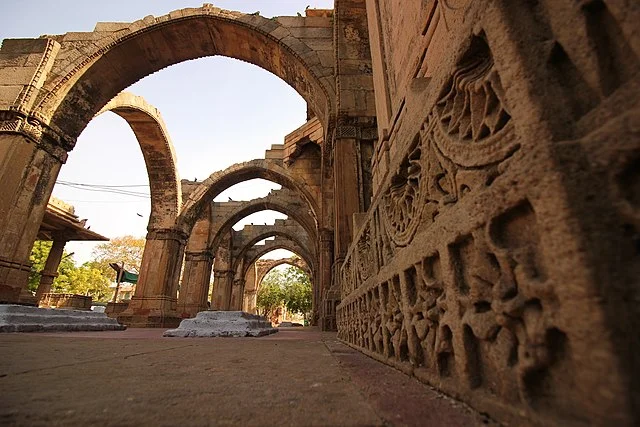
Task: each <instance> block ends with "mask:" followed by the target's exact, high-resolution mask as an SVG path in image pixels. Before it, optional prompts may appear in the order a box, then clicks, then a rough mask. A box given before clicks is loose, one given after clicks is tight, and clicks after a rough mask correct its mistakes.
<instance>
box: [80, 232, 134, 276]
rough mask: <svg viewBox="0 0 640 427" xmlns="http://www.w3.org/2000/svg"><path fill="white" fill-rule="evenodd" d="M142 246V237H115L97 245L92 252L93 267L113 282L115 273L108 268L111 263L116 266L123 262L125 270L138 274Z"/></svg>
mask: <svg viewBox="0 0 640 427" xmlns="http://www.w3.org/2000/svg"><path fill="white" fill-rule="evenodd" d="M144 244H145V239H144V238H143V237H134V236H123V237H115V238H113V239H111V240H110V241H108V242H106V243H102V244H100V245H98V246H97V247H96V248H95V249H94V250H93V253H92V255H93V259H94V264H93V267H94V268H97V269H99V270H100V271H102V274H103V275H105V276H106V277H108V278H109V279H111V280H113V281H115V280H116V272H115V270H114V269H112V268H111V267H109V263H111V262H115V263H116V264H121V263H122V262H124V268H125V269H126V270H128V271H133V272H134V273H139V272H140V264H142V253H143V252H144Z"/></svg>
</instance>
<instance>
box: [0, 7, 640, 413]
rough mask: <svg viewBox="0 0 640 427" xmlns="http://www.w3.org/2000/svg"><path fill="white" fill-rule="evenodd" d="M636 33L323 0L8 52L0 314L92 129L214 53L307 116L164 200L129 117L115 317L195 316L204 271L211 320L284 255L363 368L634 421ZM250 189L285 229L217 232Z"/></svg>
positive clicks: (637, 349) (606, 14)
mask: <svg viewBox="0 0 640 427" xmlns="http://www.w3.org/2000/svg"><path fill="white" fill-rule="evenodd" d="M638 22H640V7H639V6H638V5H637V2H633V1H615V0H581V1H568V0H539V1H513V2H509V1H503V0H475V1H471V0H421V1H404V0H403V1H400V0H336V2H335V8H334V10H331V11H314V10H309V11H307V16H301V17H276V18H274V19H267V18H264V17H261V16H259V15H243V14H240V13H236V12H229V11H224V10H220V9H218V8H215V7H213V6H211V5H209V4H205V5H204V6H203V7H201V8H194V9H183V10H179V11H175V12H172V13H170V14H169V15H166V16H162V17H157V18H156V17H152V16H149V17H146V18H144V19H142V20H140V21H136V22H134V23H131V24H127V23H100V24H98V25H97V26H96V28H95V30H94V31H93V32H90V33H67V34H64V35H59V36H43V37H42V38H39V39H32V40H31V39H30V40H5V41H4V43H3V46H2V49H1V50H0V180H1V182H2V185H0V300H2V301H5V302H19V301H20V293H21V290H22V289H24V287H25V286H26V277H27V274H28V270H29V265H28V254H29V249H30V248H31V245H32V243H33V241H34V239H35V237H36V234H37V230H38V225H39V224H40V220H41V219H42V216H43V213H44V209H45V205H46V202H47V199H48V196H49V194H50V193H51V188H52V187H53V183H54V182H55V178H56V176H57V173H58V170H59V168H60V166H61V165H62V163H64V161H65V159H66V156H67V152H68V151H70V150H71V149H72V148H73V145H74V142H75V139H76V138H77V136H78V135H79V134H80V132H81V131H82V129H83V128H84V127H85V126H86V124H87V123H88V121H89V120H90V119H91V118H92V117H93V116H94V115H95V114H96V113H97V112H99V111H100V110H101V109H103V108H105V106H106V105H107V104H108V103H109V102H110V100H111V99H113V98H114V97H115V96H116V95H117V94H118V93H119V92H120V91H122V90H123V89H125V88H126V87H127V86H129V85H130V84H131V83H133V82H135V81H137V80H138V79H140V78H142V77H144V76H146V75H148V74H150V73H152V72H155V71H158V70H160V69H162V68H164V67H166V66H168V65H171V64H175V63H177V62H180V61H184V60H188V59H193V58H198V57H202V56H207V55H224V56H229V57H233V58H237V59H241V60H244V61H247V62H250V63H253V64H256V65H258V66H260V67H262V68H264V69H265V70H267V71H270V72H272V73H274V74H275V75H277V76H279V77H281V78H282V79H283V80H284V81H286V82H287V83H289V84H290V85H291V86H292V87H293V88H294V89H296V90H297V91H298V93H299V94H300V95H301V96H302V97H303V98H304V99H305V100H306V101H307V104H308V106H309V111H310V120H309V121H308V122H307V123H306V124H304V125H303V126H302V127H300V128H299V129H297V130H295V131H294V132H292V133H291V134H290V135H287V136H286V137H285V140H284V144H283V145H282V146H274V147H272V150H269V152H268V153H267V155H266V156H265V159H256V160H249V161H248V162H246V163H242V164H238V165H234V166H231V167H229V168H228V169H226V170H224V171H219V172H215V173H213V174H212V175H211V176H210V177H209V178H208V179H206V180H204V181H203V182H198V183H185V182H184V181H183V182H182V186H180V182H179V180H178V177H177V173H176V172H175V166H174V164H175V163H171V162H172V157H171V156H172V154H171V150H170V142H168V138H167V136H166V135H165V134H164V133H163V131H162V126H161V125H158V124H157V123H159V122H158V121H156V124H153V123H152V122H151V121H148V122H147V123H148V125H144V126H140V128H139V132H136V135H137V136H138V139H139V140H140V141H141V146H142V147H147V148H146V149H147V150H148V153H145V161H146V163H147V168H148V170H149V175H150V183H151V188H152V202H153V204H154V207H153V209H154V212H155V214H154V215H152V217H153V219H152V220H151V221H150V224H149V233H148V236H147V246H146V248H145V254H144V258H143V266H142V271H141V275H140V284H139V285H138V288H137V290H136V295H135V296H134V297H133V299H132V301H131V304H130V305H129V308H128V309H127V310H126V311H125V312H123V313H121V316H120V317H119V319H121V320H123V321H125V323H127V324H130V325H138V326H140V325H145V326H170V325H172V324H177V321H178V320H179V319H180V318H181V317H182V315H183V314H185V315H186V316H193V315H194V314H195V313H196V312H198V311H199V310H201V309H203V308H204V307H203V306H202V304H203V301H204V302H206V298H207V295H206V292H208V289H209V288H208V284H209V279H210V275H211V272H212V271H213V274H214V276H215V282H219V284H220V286H217V287H215V289H219V290H220V292H219V293H218V294H216V292H217V291H215V290H214V296H213V298H212V301H213V305H214V306H217V307H218V308H221V309H224V310H229V309H231V308H232V307H237V308H238V309H239V308H240V307H241V304H242V301H243V298H244V296H243V292H242V287H243V286H244V287H245V290H246V283H247V276H246V274H247V272H248V271H249V270H250V265H251V264H253V263H254V262H255V260H257V259H258V258H259V257H260V256H261V255H260V254H262V253H263V251H264V250H267V249H273V248H276V247H287V248H292V249H295V250H294V252H296V253H297V254H298V255H300V257H301V258H302V259H304V260H305V262H307V265H308V266H309V268H310V271H311V273H312V277H313V283H314V307H315V308H314V310H315V313H316V314H315V316H316V317H317V320H318V322H319V324H320V325H321V326H322V327H324V328H325V329H331V328H332V327H333V326H337V329H338V336H339V338H340V339H341V340H343V341H344V342H347V343H348V344H350V345H351V346H353V347H355V348H357V349H359V350H361V351H363V352H365V353H366V354H368V355H370V356H371V357H374V358H376V359H378V360H380V361H382V362H384V363H387V364H390V365H392V366H395V367H397V368H398V369H401V370H403V371H405V372H406V373H407V374H410V375H414V376H415V377H416V378H418V379H420V380H421V381H424V382H427V383H429V384H431V385H433V386H434V387H436V388H438V389H439V390H442V391H444V392H445V393H447V394H450V395H452V396H454V397H456V398H458V399H461V400H463V401H465V402H467V403H468V404H470V405H471V406H473V407H474V408H476V409H478V410H480V411H484V412H486V413H488V414H490V415H491V416H492V417H494V418H496V419H497V420H500V421H505V422H508V423H512V424H514V425H521V424H537V425H580V424H589V423H591V424H597V425H605V424H612V425H613V424H615V425H634V424H638V422H639V419H640V414H639V412H640V397H639V396H640V390H639V387H640V386H639V385H638V382H637V381H634V380H635V379H637V378H638V372H640V343H639V342H638V340H639V339H638V334H637V330H638V326H639V325H638V323H640V309H639V304H638V301H640V296H639V295H638V288H639V280H640V262H638V247H639V245H640V243H639V240H640V238H639V232H638V230H639V229H640V207H639V205H640V202H639V201H640V194H639V188H640V185H639V184H638V182H640V175H639V173H638V171H640V149H639V148H640V137H639V136H638V135H639V132H638V123H640V107H639V106H638V100H639V96H638V95H639V93H640V35H639V33H638V31H637V23H638ZM138 107H141V105H138V106H137V107H136V106H132V105H129V106H121V107H120V108H118V107H116V108H117V110H114V111H116V112H117V111H120V113H118V114H120V115H122V116H123V117H125V118H127V116H128V117H131V116H132V115H133V114H142V113H141V112H140V111H142V110H144V108H138ZM134 110H135V111H134ZM139 112H140V113H139ZM136 122H137V121H136ZM132 127H134V125H132ZM135 131H136V129H135V127H134V132H135ZM144 136H148V137H149V139H148V141H153V142H149V143H145V144H143V142H142V140H144V139H145V138H144ZM143 149H145V148H143ZM253 178H264V179H268V180H271V181H274V182H276V183H278V184H280V185H282V186H283V192H282V195H281V196H277V195H276V196H274V197H272V198H273V199H277V198H280V197H282V199H283V200H284V199H288V198H293V199H296V202H295V204H290V203H285V205H286V206H285V207H289V206H292V208H291V209H289V211H288V212H285V213H286V214H287V215H288V216H289V219H288V220H287V221H291V222H295V223H296V226H295V228H296V230H297V231H296V232H290V233H284V230H280V231H281V232H278V234H276V232H275V230H273V229H271V230H269V232H271V233H274V234H273V235H276V236H277V237H276V238H275V239H274V240H273V241H268V242H267V243H265V244H264V245H258V246H253V244H252V243H255V239H256V238H258V237H259V236H262V235H263V234H264V233H262V231H265V232H267V230H266V229H264V230H259V229H258V228H256V229H255V230H254V229H251V230H246V231H243V232H241V233H240V235H237V236H235V239H234V233H235V232H233V231H232V230H231V227H230V226H231V225H233V224H234V223H235V218H240V217H242V216H243V215H245V214H248V213H249V212H255V211H257V210H259V209H260V206H261V205H260V203H263V205H262V206H265V208H266V209H275V206H280V205H279V204H278V203H276V202H273V204H271V203H272V201H271V199H269V197H271V195H270V196H267V197H266V198H265V199H269V200H263V201H261V202H255V203H253V205H252V204H251V203H252V202H243V203H240V204H235V205H226V206H224V207H223V206H220V205H216V204H214V203H212V200H213V198H214V197H215V196H216V195H218V194H220V192H222V191H223V190H224V189H226V188H228V187H230V186H231V185H234V184H235V183H238V182H241V181H244V180H248V179H253ZM154 188H155V189H156V190H154ZM181 191H182V193H183V194H182V195H181V194H180V192H181ZM154 194H155V195H154ZM267 206H270V207H267ZM280 208H281V209H284V207H283V206H280ZM254 209H255V210H254ZM276 210H278V209H276ZM223 211H224V212H223ZM280 226H281V228H287V226H285V224H280ZM238 242H242V243H238ZM260 246H263V247H262V248H261V247H260ZM234 257H235V258H234ZM183 262H184V265H185V268H184V274H183V277H182V285H181V289H180V299H178V297H177V294H178V292H177V291H178V284H179V282H180V281H179V275H180V270H181V267H182V265H183ZM204 283H206V285H207V286H206V287H205V286H203V284H204ZM205 289H206V290H205ZM234 289H235V293H234ZM234 295H235V299H234Z"/></svg>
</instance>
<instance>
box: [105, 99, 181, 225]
mask: <svg viewBox="0 0 640 427" xmlns="http://www.w3.org/2000/svg"><path fill="white" fill-rule="evenodd" d="M106 111H111V112H113V113H115V114H117V115H118V116H120V117H122V118H123V119H124V120H126V122H127V123H128V124H129V126H130V127H131V130H133V133H134V134H135V136H136V139H137V140H138V143H139V144H140V149H141V150H142V155H143V156H144V161H145V164H146V167H147V173H148V175H149V187H150V192H151V215H150V217H149V228H170V227H171V226H173V224H174V222H175V220H176V218H177V216H178V213H179V212H180V207H181V205H182V194H181V193H182V190H181V185H180V177H179V176H178V170H177V166H176V165H177V161H176V155H175V150H174V148H173V144H172V142H171V138H170V136H169V132H168V131H167V128H166V125H165V123H164V120H163V119H162V116H161V115H160V112H159V111H158V109H157V108H155V107H154V106H152V105H151V104H149V103H148V102H147V101H145V99H144V98H142V97H141V96H137V95H134V94H132V93H129V92H121V93H119V94H118V95H117V96H116V97H115V98H113V99H112V100H111V101H109V103H107V105H105V106H104V107H103V108H102V109H101V110H100V111H99V112H98V114H97V115H99V114H102V113H104V112H106Z"/></svg>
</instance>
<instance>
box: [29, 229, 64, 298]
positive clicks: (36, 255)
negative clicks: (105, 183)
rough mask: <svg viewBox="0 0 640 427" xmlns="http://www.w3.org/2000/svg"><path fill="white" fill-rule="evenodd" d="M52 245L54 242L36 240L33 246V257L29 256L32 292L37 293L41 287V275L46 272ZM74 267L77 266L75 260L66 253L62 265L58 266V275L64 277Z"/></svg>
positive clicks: (30, 288)
mask: <svg viewBox="0 0 640 427" xmlns="http://www.w3.org/2000/svg"><path fill="white" fill-rule="evenodd" d="M52 245H53V242H51V241H48V240H36V241H35V243H34V244H33V248H31V255H30V256H29V261H31V273H30V274H29V286H28V289H29V291H31V292H35V291H36V290H37V289H38V285H40V277H41V273H42V270H44V265H45V263H46V262H47V257H48V256H49V252H50V251H51V246H52ZM74 267H75V264H74V262H73V258H71V256H70V254H68V253H67V252H66V251H65V252H64V253H63V255H62V260H61V261H60V265H59V266H58V274H59V275H63V274H65V273H66V272H68V271H69V270H71V269H73V268H74ZM56 280H58V279H57V278H56V279H55V280H54V284H55V282H56Z"/></svg>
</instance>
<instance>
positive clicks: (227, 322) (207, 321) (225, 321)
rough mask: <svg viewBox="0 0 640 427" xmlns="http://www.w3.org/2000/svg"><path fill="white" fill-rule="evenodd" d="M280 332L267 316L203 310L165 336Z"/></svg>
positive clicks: (216, 335) (248, 335)
mask: <svg viewBox="0 0 640 427" xmlns="http://www.w3.org/2000/svg"><path fill="white" fill-rule="evenodd" d="M276 332H278V330H277V329H276V328H274V327H273V325H271V322H269V321H268V320H267V319H266V318H264V317H262V316H258V315H256V314H251V313H246V312H244V311H201V312H200V313H198V314H197V315H196V317H194V318H193V319H185V320H183V321H182V322H181V323H180V326H178V328H176V329H169V330H168V331H165V332H164V334H163V336H165V337H262V336H264V335H269V334H274V333H276Z"/></svg>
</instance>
